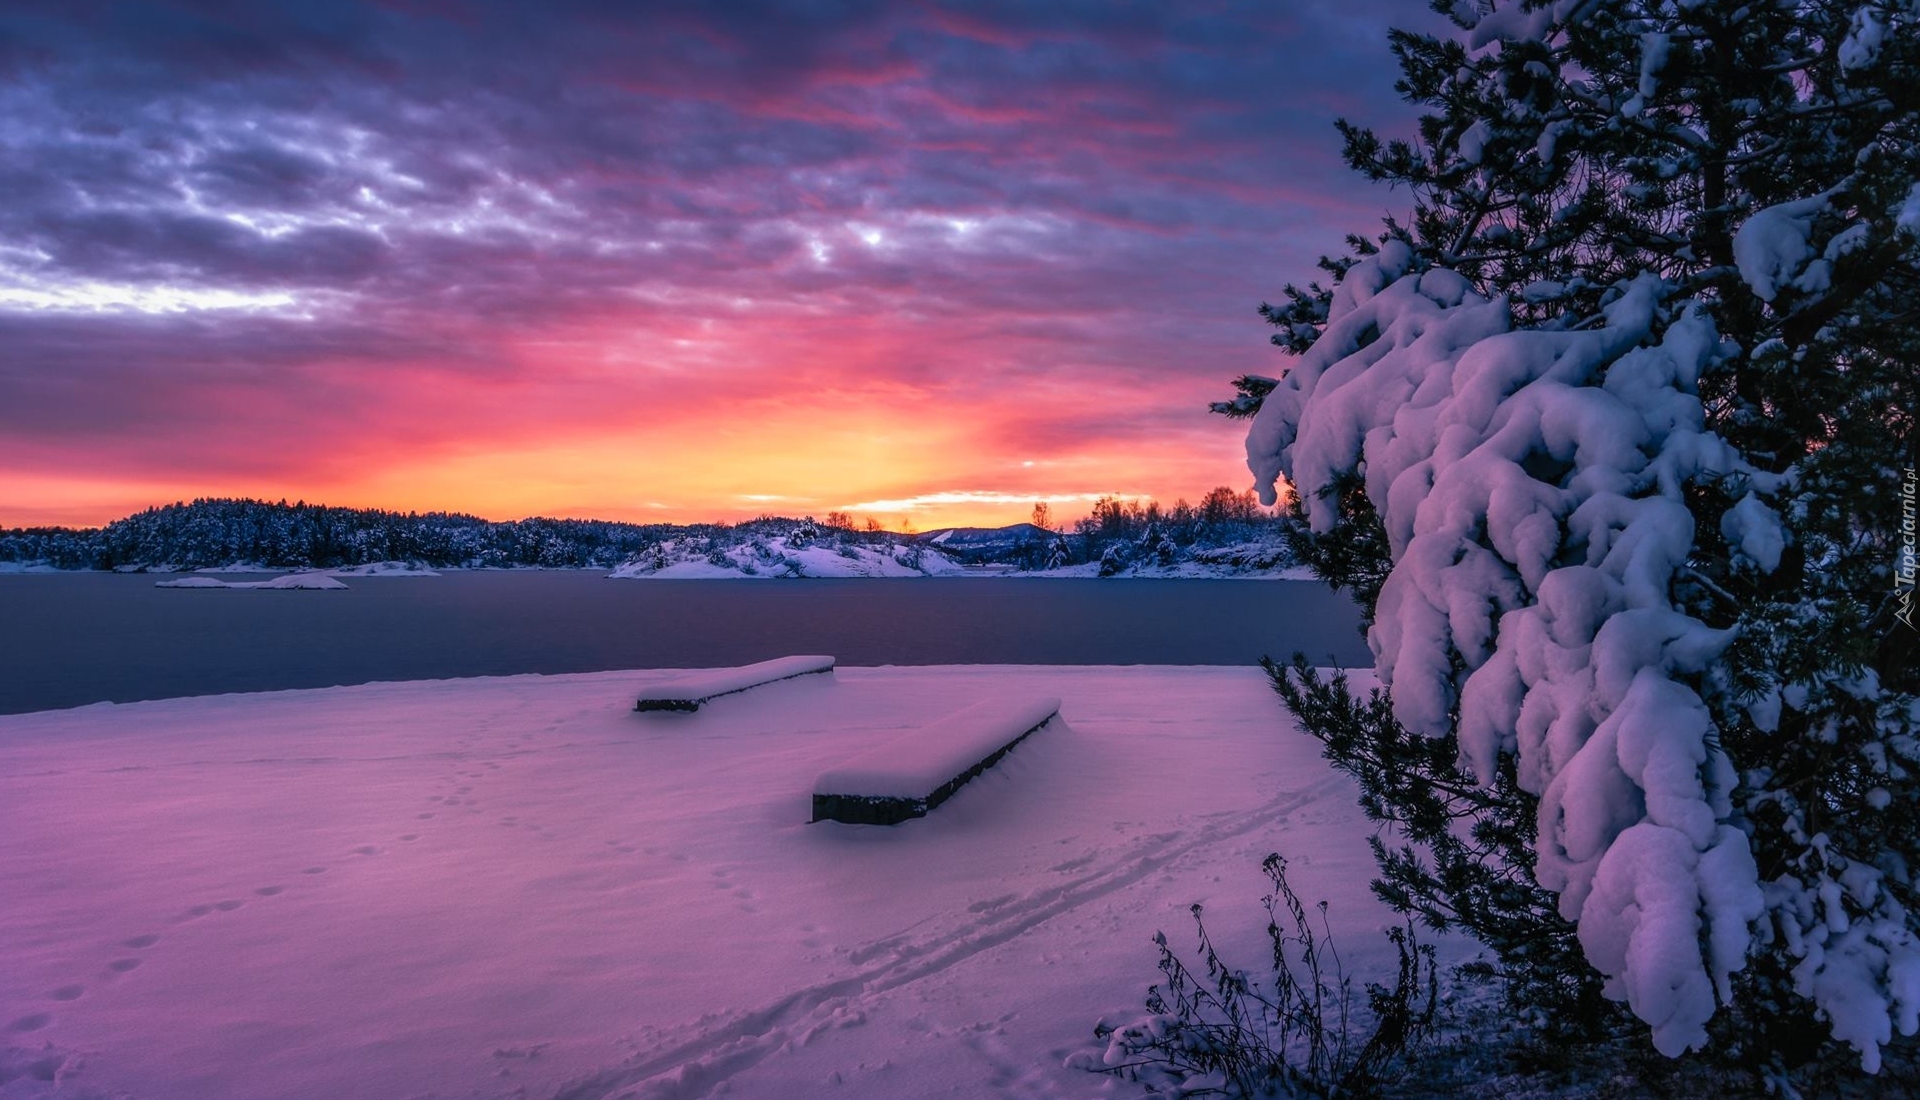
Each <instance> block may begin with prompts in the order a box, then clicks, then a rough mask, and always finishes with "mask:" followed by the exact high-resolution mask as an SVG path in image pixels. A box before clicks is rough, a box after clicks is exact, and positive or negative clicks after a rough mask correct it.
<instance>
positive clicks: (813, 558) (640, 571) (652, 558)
mask: <svg viewBox="0 0 1920 1100" xmlns="http://www.w3.org/2000/svg"><path fill="white" fill-rule="evenodd" d="M962 572H964V570H963V569H962V567H961V565H960V563H958V562H956V561H954V560H953V559H952V558H949V557H947V556H946V555H945V554H942V553H940V552H939V551H937V550H928V549H925V548H922V547H920V546H917V545H910V544H883V545H880V546H865V545H861V544H858V543H839V544H835V543H834V542H832V541H814V540H811V539H805V538H797V537H788V536H781V535H775V536H771V537H767V538H755V539H750V540H747V541H743V542H736V543H733V544H731V545H722V544H717V543H716V542H715V541H714V540H712V539H705V538H700V539H693V538H689V539H669V540H667V541H665V542H662V543H661V544H660V545H659V547H657V548H656V549H655V551H654V552H653V553H651V554H646V555H643V556H642V557H640V558H638V559H636V560H634V561H630V562H628V563H626V564H625V565H622V566H620V567H619V568H617V569H615V570H614V571H613V572H612V573H611V574H609V576H612V577H615V578H618V579H621V580H630V579H644V578H649V577H652V578H659V579H661V580H690V579H699V578H713V577H947V576H955V575H958V574H960V573H962Z"/></svg>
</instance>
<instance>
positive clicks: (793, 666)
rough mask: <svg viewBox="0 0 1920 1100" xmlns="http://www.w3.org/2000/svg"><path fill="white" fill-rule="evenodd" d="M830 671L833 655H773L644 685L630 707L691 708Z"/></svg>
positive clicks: (686, 709) (645, 708)
mask: <svg viewBox="0 0 1920 1100" xmlns="http://www.w3.org/2000/svg"><path fill="white" fill-rule="evenodd" d="M831 671H833V658H832V657H822V656H811V657H775V658H774V659H773V660H771V661H761V662H759V663H758V664H752V665H741V666H740V667H738V668H715V669H707V670H704V671H701V672H696V673H693V674H692V675H688V676H682V677H680V678H679V679H677V680H670V681H668V682H667V683H664V684H655V685H654V686H652V687H650V688H647V689H645V690H644V691H642V692H641V693H640V698H639V701H638V702H636V703H634V705H633V709H635V710H677V711H694V710H699V709H700V707H701V706H702V705H703V704H705V703H708V702H711V701H712V700H714V699H718V698H719V697H720V696H722V695H733V694H735V693H737V692H742V691H747V690H749V689H751V688H757V687H760V686H762V685H765V684H772V683H778V682H779V681H781V680H791V679H793V678H794V677H796V676H810V675H812V674H814V673H817V672H831Z"/></svg>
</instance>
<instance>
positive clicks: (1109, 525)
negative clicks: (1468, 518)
mask: <svg viewBox="0 0 1920 1100" xmlns="http://www.w3.org/2000/svg"><path fill="white" fill-rule="evenodd" d="M1035 517H1036V519H1050V518H1051V516H1050V515H1049V514H1048V512H1047V510H1046V509H1045V508H1044V506H1037V507H1036V509H1035ZM1274 522H1275V520H1274V518H1273V517H1272V516H1271V515H1270V514H1268V513H1267V511H1266V510H1265V509H1262V508H1260V506H1259V504H1258V501H1257V500H1256V499H1255V497H1254V495H1253V494H1252V493H1251V492H1243V493H1236V492H1234V491H1233V490H1231V489H1228V488H1225V487H1224V486H1223V487H1220V488H1216V489H1214V490H1212V491H1211V492H1209V493H1208V494H1207V495H1206V496H1205V497H1203V498H1202V500H1201V503H1200V504H1199V505H1197V506H1194V505H1189V504H1188V503H1187V502H1186V501H1185V500H1180V501H1177V502H1176V503H1175V504H1174V505H1173V506H1172V507H1171V508H1162V507H1161V505H1160V504H1159V502H1157V501H1148V502H1147V503H1145V504H1144V505H1143V504H1142V503H1141V502H1139V501H1135V500H1122V499H1120V498H1117V497H1102V498H1100V500H1098V501H1097V502H1095V505H1094V507H1093V510H1092V512H1091V513H1090V514H1089V515H1088V516H1086V517H1084V518H1082V519H1080V520H1078V521H1076V522H1075V523H1073V524H1071V525H1066V524H1062V525H1059V526H1057V527H1055V526H1051V525H1049V524H1046V523H1041V524H1037V525H1036V527H1035V531H1034V532H1029V533H1028V534H1029V535H1030V537H1026V538H1018V539H1011V540H1007V541H1006V542H1005V544H1004V545H995V546H994V547H991V548H980V549H975V550H970V551H961V552H959V553H958V554H957V555H956V556H959V557H960V558H961V559H962V560H965V561H969V562H973V563H986V562H994V561H1004V562H1006V563H1009V564H1015V565H1019V566H1021V567H1023V568H1048V567H1051V566H1058V565H1069V564H1077V563H1079V562H1086V561H1099V560H1102V557H1103V555H1106V556H1110V557H1114V558H1115V559H1116V560H1122V561H1131V560H1134V559H1135V558H1137V557H1145V558H1151V557H1153V556H1155V555H1156V554H1160V555H1162V556H1164V553H1168V552H1173V550H1167V551H1162V550H1160V547H1161V546H1162V544H1165V546H1166V547H1169V548H1175V549H1185V548H1191V547H1194V546H1217V545H1221V544H1223V543H1229V542H1237V541H1251V540H1257V539H1259V538H1261V537H1263V536H1264V535H1265V534H1266V533H1268V532H1270V531H1271V530H1272V528H1273V524H1274ZM1014 526H1016V527H1017V526H1018V525H1014ZM802 528H811V529H813V530H814V531H816V532H819V533H820V534H823V535H826V536H828V537H831V538H834V539H838V540H842V541H845V540H853V541H858V542H863V543H870V542H901V541H924V540H925V539H926V538H927V537H929V536H928V535H926V534H922V535H910V534H904V533H900V532H894V531H888V530H885V529H883V528H881V527H880V525H879V524H878V523H876V522H874V521H872V520H868V521H867V522H866V524H865V525H864V526H856V525H855V522H854V520H853V518H852V517H851V516H849V515H847V514H846V513H844V512H831V513H829V514H828V516H827V518H826V519H825V520H824V521H817V520H815V519H814V518H813V517H811V516H808V517H805V518H804V519H795V518H790V517H782V516H774V515H763V516H760V517H758V518H756V519H752V520H747V521H745V522H743V523H738V524H725V523H706V524H668V523H651V524H637V523H624V522H619V521H614V520H592V519H552V518H545V517H533V518H528V519H520V520H507V521H494V520H487V519H482V518H480V517H479V516H473V515H467V514H464V513H458V512H396V511H388V510H384V509H379V508H345V507H336V506H331V505H324V504H309V503H307V502H306V501H304V500H303V501H297V502H295V503H291V504H289V503H288V502H286V501H284V500H281V501H278V502H273V501H263V500H253V499H245V498H242V499H214V498H202V499H197V500H194V501H192V502H176V503H173V504H168V505H162V506H159V507H154V508H148V509H146V510H144V511H141V512H138V513H135V514H134V515H131V516H127V517H125V518H123V519H118V520H114V521H113V522H111V523H108V524H106V525H105V526H103V527H98V528H70V527H22V528H0V561H7V562H20V563H36V564H46V565H49V566H53V567H55V568H59V569H123V568H147V567H155V566H167V567H173V568H179V569H204V568H212V567H219V566H235V565H258V566H264V567H269V568H276V569H301V568H313V569H332V568H344V567H350V566H355V565H365V564H368V563H371V562H380V561H409V562H420V563H422V564H425V565H428V566H433V567H436V568H483V569H484V568H613V567H615V566H618V565H620V564H622V563H624V562H627V561H631V560H633V559H635V558H637V557H639V556H640V555H642V554H643V553H646V552H649V551H651V550H652V549H653V548H655V547H657V546H658V545H659V544H660V543H661V542H662V541H664V540H667V539H674V538H684V537H687V536H689V535H691V536H697V537H704V538H711V539H719V540H726V539H729V538H734V539H742V540H745V539H752V538H756V537H772V536H776V535H782V536H784V535H790V534H792V533H793V532H794V531H798V530H800V529H802ZM1041 528H1045V529H1046V530H1048V531H1049V532H1050V537H1049V536H1042V535H1040V534H1038V533H1037V532H1038V530H1039V529H1041Z"/></svg>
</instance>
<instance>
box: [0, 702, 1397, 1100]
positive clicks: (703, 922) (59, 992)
mask: <svg viewBox="0 0 1920 1100" xmlns="http://www.w3.org/2000/svg"><path fill="white" fill-rule="evenodd" d="M678 675H681V674H680V673H677V672H674V671H671V670H663V671H652V672H632V673H594V674H584V675H573V676H554V677H540V676H519V677H507V678H499V679H487V680H465V681H437V682H421V683H407V684H375V685H367V686H362V687H353V688H333V689H325V690H317V691H292V692H277V693H270V694H262V695H251V696H218V697H208V698H200V699H182V700H170V701H164V702H154V703H141V704H133V705H125V706H94V707H86V708H80V709H76V710H70V711H56V712H43V713H39V714H29V715H19V716H10V717H5V718H0V881H3V882H5V883H7V889H6V890H5V891H4V892H0V1047H3V1048H5V1053H4V1056H0V1067H8V1068H5V1069H0V1097H4V1098H6V1100H19V1098H21V1097H36V1098H37V1097H49V1096H60V1097H85V1096H96V1095H97V1096H106V1095H121V1094H124V1095H129V1096H135V1097H141V1098H147V1100H171V1098H189V1097H191V1098H194V1100H219V1098H223V1097H233V1098H240V1097H247V1098H252V1097H266V1096H273V1097H285V1098H313V1100H322V1098H324V1100H346V1098H355V1097H366V1098H369V1100H371V1098H376V1097H377V1098H381V1100H391V1098H411V1097H507V1096H524V1097H572V1098H586V1097H615V1096H631V1097H695V1096H710V1095H717V1094H721V1093H725V1094H726V1095H728V1096H733V1097H768V1098H775V1097H777V1098H781V1100H804V1098H809V1097H866V1096H887V1097H896V1098H910V1097H942V1096H953V1097H981V1096H1024V1097H1094V1096H1106V1095H1130V1094H1131V1093H1130V1091H1129V1090H1130V1089H1131V1088H1132V1086H1127V1085H1124V1084H1117V1083H1114V1082H1111V1081H1108V1080H1107V1079H1104V1078H1100V1077H1096V1076H1092V1075H1089V1074H1086V1073H1084V1072H1082V1071H1079V1070H1070V1069H1066V1068H1065V1067H1064V1066H1063V1065H1062V1063H1063V1061H1064V1060H1065V1059H1066V1057H1067V1056H1068V1055H1071V1054H1075V1053H1077V1052H1081V1051H1087V1050H1095V1049H1096V1047H1095V1044H1094V1043H1093V1040H1092V1036H1091V1030H1092V1027H1093V1024H1094V1023H1095V1022H1096V1021H1097V1020H1098V1019H1100V1018H1102V1017H1103V1016H1104V1017H1106V1018H1108V1019H1111V1020H1115V1021H1123V1022H1124V1021H1130V1020H1132V1019H1134V1018H1136V1017H1138V1016H1139V1015H1141V1014H1142V1011H1143V1010H1142V1008H1141V999H1142V995H1143V993H1144V991H1145V988H1146V986H1147V985H1148V984H1150V983H1151V982H1153V981H1154V980H1156V979H1157V978H1158V974H1157V972H1156V971H1155V970H1154V968H1153V951H1152V946H1151V943H1150V937H1151V936H1152V934H1153V933H1154V932H1155V931H1156V930H1159V929H1164V930H1165V931H1166V932H1167V934H1168V936H1169V937H1170V939H1171V941H1172V942H1173V943H1175V944H1177V945H1184V944H1187V943H1190V942H1191V918H1190V916H1189V914H1188V912H1187V907H1188V906H1189V905H1190V904H1191V903H1193V902H1196V901H1199V902H1205V903H1207V904H1208V907H1209V908H1208V914H1209V917H1208V920H1209V926H1210V929H1211V930H1212V931H1213V932H1214V934H1215V936H1216V939H1217V940H1218V941H1219V942H1220V943H1221V944H1222V946H1223V949H1224V950H1226V951H1228V952H1229V953H1230V954H1233V955H1236V956H1237V957H1238V958H1239V959H1241V960H1243V965H1247V966H1250V967H1257V966H1258V965H1259V960H1260V958H1261V957H1262V952H1263V950H1264V941H1263V937H1262V935H1261V927H1262V925H1261V919H1260V918H1261V914H1260V912H1259V909H1258V898H1259V895H1260V892H1261V886H1262V885H1263V880H1262V879H1261V877H1260V874H1259V870H1258V864H1259V860H1260V859H1261V857H1262V856H1264V855H1265V854H1266V853H1267V852H1269V851H1272V850H1275V849H1278V850H1280V851H1282V852H1284V853H1285V854H1286V855H1287V856H1288V857H1289V859H1290V860H1291V861H1292V868H1293V871H1294V875H1293V877H1294V880H1295V884H1296V886H1297V887H1298V888H1299V889H1300V892H1301V894H1302V895H1303V896H1304V897H1306V898H1308V899H1319V898H1323V897H1324V898H1328V899H1329V900H1330V901H1331V903H1332V917H1333V919H1334V921H1335V924H1336V927H1338V928H1339V930H1340V932H1339V935H1340V940H1339V947H1340V950H1341V953H1342V955H1343V957H1344V958H1345V959H1346V961H1347V965H1348V967H1349V973H1351V974H1353V975H1355V976H1356V977H1357V978H1360V979H1365V978H1368V977H1374V978H1380V977H1384V976H1385V975H1386V974H1387V973H1388V969H1387V968H1388V967H1389V966H1390V965H1391V957H1390V952H1389V951H1388V950H1387V949H1386V948H1385V943H1384V940H1382V939H1381V938H1380V937H1378V936H1376V935H1375V934H1374V930H1375V929H1377V928H1382V927H1385V926H1387V925H1388V924H1389V923H1391V919H1390V915H1389V914H1388V913H1386V912H1385V911H1384V910H1383V909H1382V908H1381V907H1380V905H1379V904H1378V903H1377V902H1376V901H1374V900H1373V899H1372V897H1371V896H1370V895H1369V893H1368V891H1367V887H1366V882H1367V880H1368V878H1369V877H1370V876H1371V874H1372V864H1371V860H1370V858H1369V856H1368V854H1367V850H1366V847H1365V842H1364V838H1365V836H1366V834H1367V831H1368V826H1367V825H1366V824H1365V822H1364V820H1363V819H1362V817H1361V815H1360V813H1359V811H1358V810H1357V808H1356V807H1355V806H1354V802H1353V793H1354V792H1353V790H1352V788H1351V785H1350V784H1349V783H1348V782H1347V781H1346V780H1344V779H1343V778H1340V777H1338V776H1336V775H1334V774H1333V773H1332V772H1330V771H1329V770H1328V769H1327V767H1326V766H1325V765H1324V763H1322V762H1321V760H1320V759H1319V751H1318V745H1317V744H1316V743H1315V742H1313V741H1312V740H1311V739H1309V738H1307V737H1305V736H1304V735H1302V734H1299V733H1298V732H1296V731H1292V730H1291V729H1290V728H1289V727H1288V725H1287V723H1286V720H1285V718H1284V712H1283V711H1282V710H1281V708H1280V707H1279V705H1278V703H1277V701H1276V700H1275V699H1274V698H1273V695H1272V693H1271V691H1270V690H1269V689H1268V687H1267V685H1266V681H1265V678H1264V677H1263V676H1262V675H1261V674H1260V673H1259V671H1258V670H1255V669H1239V668H1235V669H1210V668H1177V669H1155V668H1060V667H1032V666H1019V667H983V666H971V667H942V668H914V669H897V668H879V669H847V668H842V669H839V670H837V671H836V672H834V673H832V674H830V675H825V676H806V677H802V678H799V679H796V680H793V681H790V682H786V683H781V684H777V685H773V686H770V687H766V688H762V689H757V690H755V691H752V692H748V693H744V694H740V695H734V696H728V697H726V698H724V699H720V700H717V701H716V702H715V703H714V704H712V705H711V706H709V707H708V708H706V709H704V710H703V711H701V712H700V713H698V714H691V715H687V714H658V715H656V714H635V713H634V712H632V711H631V710H629V709H628V708H629V707H630V706H631V703H630V702H629V700H631V699H632V698H633V695H634V692H635V691H636V690H637V689H641V688H644V687H646V686H647V685H648V684H649V683H656V682H662V681H665V680H669V679H673V678H675V677H676V676H678ZM1043 692H1044V693H1048V694H1057V695H1058V696H1059V697H1060V698H1061V699H1062V712H1063V714H1064V715H1065V716H1066V718H1065V719H1064V720H1060V719H1056V720H1055V722H1054V723H1052V724H1050V725H1049V726H1048V728H1047V730H1046V731H1045V736H1042V737H1034V738H1031V739H1029V740H1028V741H1027V742H1024V743H1023V744H1022V745H1021V747H1020V749H1019V750H1018V751H1016V752H1014V753H1011V754H1009V755H1008V756H1007V757H1006V758H1005V759H1003V760H1002V761H1001V762H1000V763H999V764H998V765H996V766H995V767H994V768H992V769H991V770H989V771H988V772H986V773H985V774H984V775H982V776H981V777H980V778H978V779H976V780H975V781H974V782H972V783H970V784H968V785H967V786H966V787H965V788H964V789H962V790H961V791H960V792H959V793H958V794H957V795H955V797H954V798H953V799H952V800H951V801H949V802H948V803H947V804H946V805H944V806H943V807H942V808H941V809H940V810H939V811H938V812H937V813H935V814H933V815H931V816H929V817H927V818H924V819H920V820H915V821H910V822H907V823H904V824H902V825H899V826H894V827H891V828H877V827H867V826H844V825H839V824H834V823H822V824H816V825H808V824H806V821H807V817H808V810H809V799H810V796H811V789H810V780H811V777H813V776H815V775H817V774H819V773H820V772H821V771H822V770H824V769H825V768H827V767H829V766H831V765H833V764H835V763H838V762H841V761H844V760H845V759H847V758H848V757H849V756H850V755H853V754H855V753H857V752H858V751H860V750H861V749H863V748H866V747H870V746H872V745H875V744H879V743H883V742H885V741H888V740H891V739H893V738H897V737H899V736H900V735H901V733H902V732H903V731H904V730H906V729H909V728H912V727H915V726H918V725H921V724H923V723H924V722H925V721H926V720H927V718H928V716H929V715H936V716H937V715H941V714H946V713H950V712H952V711H954V710H958V709H960V708H961V707H963V706H965V705H967V704H968V703H971V702H973V701H974V700H976V699H979V698H981V697H987V696H1000V695H1012V694H1026V695H1032V694H1040V693H1043ZM56 1078H57V1079H58V1080H57V1081H56V1080H54V1079H56Z"/></svg>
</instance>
